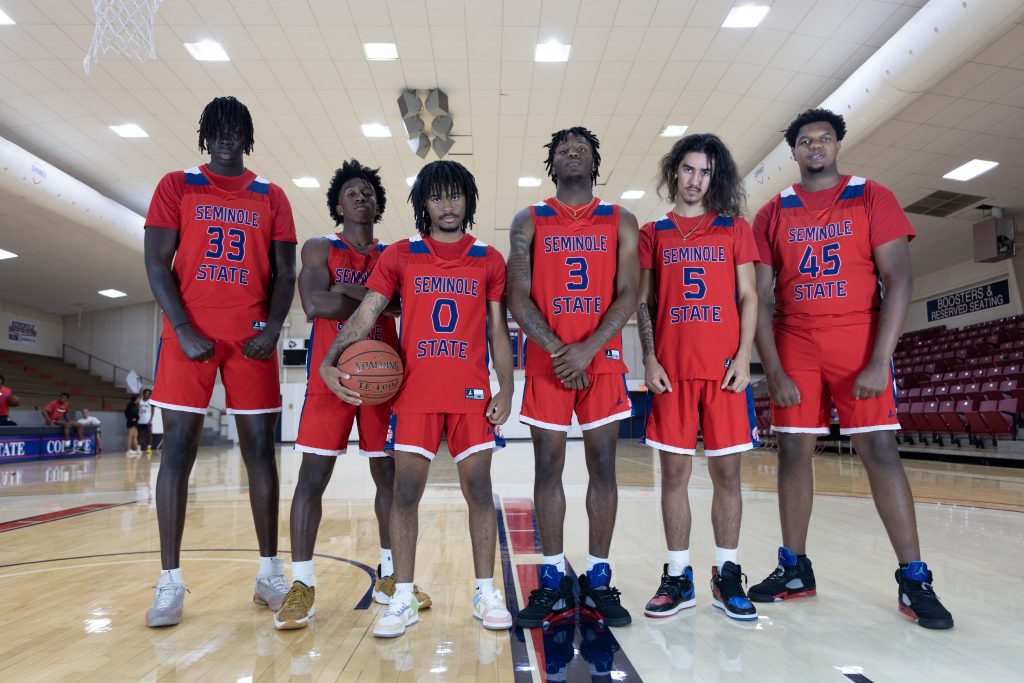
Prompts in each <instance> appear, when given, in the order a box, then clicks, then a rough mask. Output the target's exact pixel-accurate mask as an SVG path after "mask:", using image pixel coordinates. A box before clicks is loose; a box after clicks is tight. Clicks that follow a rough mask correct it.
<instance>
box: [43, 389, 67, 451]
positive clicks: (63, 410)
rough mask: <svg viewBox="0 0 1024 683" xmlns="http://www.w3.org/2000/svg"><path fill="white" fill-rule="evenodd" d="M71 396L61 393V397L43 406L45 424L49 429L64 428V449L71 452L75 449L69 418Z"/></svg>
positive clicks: (64, 392)
mask: <svg viewBox="0 0 1024 683" xmlns="http://www.w3.org/2000/svg"><path fill="white" fill-rule="evenodd" d="M70 402H71V394H69V393H68V392H66V391H62V392H60V396H58V397H57V398H55V399H53V400H52V401H50V402H49V403H47V404H46V405H45V406H43V410H42V413H43V424H44V425H45V426H47V427H50V426H54V427H64V447H65V448H67V449H68V450H69V451H70V450H71V449H73V448H74V444H72V443H71V420H70V419H69V418H68V411H69V410H70V408H69V407H68V404H69V403H70Z"/></svg>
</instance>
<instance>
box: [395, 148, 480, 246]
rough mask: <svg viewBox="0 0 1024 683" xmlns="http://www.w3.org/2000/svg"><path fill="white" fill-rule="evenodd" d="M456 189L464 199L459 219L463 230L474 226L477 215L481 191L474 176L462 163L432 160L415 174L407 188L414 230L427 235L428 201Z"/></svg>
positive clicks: (428, 226) (428, 221)
mask: <svg viewBox="0 0 1024 683" xmlns="http://www.w3.org/2000/svg"><path fill="white" fill-rule="evenodd" d="M452 190H455V191H457V192H460V193H461V194H462V195H463V196H464V197H465V198H466V215H465V216H464V217H463V219H462V230H463V232H465V231H466V229H467V228H472V227H473V219H474V216H475V215H476V202H477V199H478V198H479V197H480V193H479V191H478V190H477V188H476V178H474V177H473V174H472V173H470V172H469V169H467V168H466V167H465V166H463V165H462V164H460V163H459V162H457V161H446V160H441V161H432V162H430V163H429V164H427V165H426V166H424V167H423V168H421V169H420V172H419V173H417V174H416V181H415V182H414V183H413V184H412V189H411V190H409V203H410V204H412V212H413V216H415V218H416V230H417V231H419V233H420V234H421V235H423V236H424V237H426V236H427V235H429V234H430V226H431V221H430V214H429V213H428V212H427V201H428V200H429V199H430V198H431V197H432V196H434V195H436V194H442V193H445V192H447V193H449V194H451V191H452Z"/></svg>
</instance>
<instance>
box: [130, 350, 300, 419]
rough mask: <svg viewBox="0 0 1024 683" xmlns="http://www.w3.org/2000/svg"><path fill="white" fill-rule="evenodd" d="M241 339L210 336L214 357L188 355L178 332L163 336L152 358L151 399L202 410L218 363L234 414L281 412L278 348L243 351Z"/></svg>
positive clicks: (160, 403) (164, 404) (162, 404)
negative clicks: (249, 354)
mask: <svg viewBox="0 0 1024 683" xmlns="http://www.w3.org/2000/svg"><path fill="white" fill-rule="evenodd" d="M243 346H245V341H223V340H219V339H217V340H214V342H213V348H214V352H213V358H211V359H210V360H208V361H194V360H189V359H188V357H187V356H185V354H184V353H183V352H182V350H181V346H180V345H179V344H178V338H177V337H163V338H161V339H160V347H159V350H158V351H157V358H156V380H154V383H153V396H152V398H151V399H150V400H151V402H152V403H153V405H155V406H160V407H161V408H168V409H170V410H183V411H185V412H188V413H205V412H206V408H207V407H208V406H209V405H210V396H211V395H212V394H213V385H214V384H215V383H216V381H217V370H218V369H220V374H221V379H222V380H223V381H224V393H225V394H226V396H227V411H228V412H229V413H232V414H242V415H245V414H253V413H279V412H281V381H280V376H279V372H278V367H277V352H276V351H275V352H274V355H272V356H271V357H270V358H266V359H264V360H253V359H252V358H246V357H245V356H243V355H242V347H243Z"/></svg>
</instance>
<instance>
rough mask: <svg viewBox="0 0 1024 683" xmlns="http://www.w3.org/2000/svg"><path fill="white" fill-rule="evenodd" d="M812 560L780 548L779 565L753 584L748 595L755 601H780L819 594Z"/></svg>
mask: <svg viewBox="0 0 1024 683" xmlns="http://www.w3.org/2000/svg"><path fill="white" fill-rule="evenodd" d="M817 593H818V592H817V590H816V589H815V583H814V570H813V569H811V561H810V560H809V559H807V557H806V556H804V557H797V556H796V555H794V554H793V553H792V552H791V551H790V550H789V548H786V547H782V548H779V566H778V567H776V568H775V571H773V572H772V573H771V574H769V575H768V578H766V579H765V580H764V581H762V582H761V583H759V584H757V585H755V586H751V587H750V590H749V591H747V596H748V597H749V598H750V599H751V600H753V601H754V602H780V601H782V600H792V599H793V598H809V597H811V596H812V595H817Z"/></svg>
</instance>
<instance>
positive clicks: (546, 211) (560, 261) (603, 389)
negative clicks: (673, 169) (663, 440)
mask: <svg viewBox="0 0 1024 683" xmlns="http://www.w3.org/2000/svg"><path fill="white" fill-rule="evenodd" d="M599 145H600V143H599V142H598V139H597V137H596V136H595V135H594V134H593V133H591V132H590V131H589V130H587V129H586V128H583V127H580V126H577V127H574V128H567V129H565V130H560V131H558V132H556V133H554V134H553V135H552V136H551V142H549V143H548V144H546V145H545V147H546V148H547V150H548V158H547V171H548V175H549V176H550V177H551V180H552V181H554V183H555V196H554V197H551V198H550V199H547V200H545V201H543V202H541V203H539V204H535V205H534V206H531V207H528V208H526V209H523V210H522V211H520V212H519V213H518V214H516V216H515V218H514V219H513V220H512V228H511V233H510V242H511V250H510V252H509V287H508V296H509V308H510V309H511V310H512V315H513V316H515V319H516V320H517V321H518V322H519V326H520V327H521V328H522V329H523V330H524V331H525V332H526V335H527V337H529V339H530V350H529V352H528V353H527V357H526V378H527V382H526V387H525V390H524V395H523V407H522V411H521V413H520V421H522V422H523V423H525V424H528V425H530V433H531V436H532V439H533V448H534V461H535V469H534V484H533V497H534V503H535V505H536V509H537V522H538V526H539V527H540V540H541V546H542V547H543V552H544V560H543V567H542V568H541V576H540V588H538V589H537V590H536V591H533V593H531V595H530V599H529V604H528V605H527V606H526V607H525V608H524V609H523V610H522V611H520V612H519V616H518V618H517V622H518V624H519V625H520V626H523V627H527V628H532V627H537V626H541V625H543V624H545V623H558V622H560V621H571V620H572V619H573V618H574V615H575V613H576V603H575V598H574V597H573V587H572V581H571V579H569V578H568V577H566V575H565V570H566V565H565V555H564V553H563V546H562V527H563V524H564V522H565V492H564V491H563V489H562V470H563V468H564V467H565V440H566V434H567V433H568V431H569V426H570V424H571V422H572V414H573V412H575V413H576V417H577V419H578V420H579V423H580V427H581V428H582V429H583V444H584V448H585V450H586V460H587V471H588V473H589V474H590V483H589V485H588V487H587V516H588V518H589V519H590V537H589V554H588V555H587V572H586V574H585V575H584V574H581V575H580V578H579V587H580V596H579V600H580V606H581V609H582V611H583V614H584V616H586V617H587V618H588V619H594V620H600V621H603V622H604V623H605V624H607V625H609V626H625V625H627V624H629V623H630V621H631V618H630V616H629V612H627V611H626V609H625V608H624V607H623V606H622V604H621V602H620V599H619V591H618V589H617V588H613V587H612V586H611V566H610V564H609V562H608V549H609V547H610V545H611V541H612V531H613V529H614V527H615V512H616V509H617V507H618V489H617V488H616V482H615V446H616V442H617V440H618V435H619V425H618V421H619V420H622V419H624V418H627V417H629V416H631V415H632V406H631V405H630V402H629V394H628V393H627V392H626V381H625V374H624V373H625V372H626V364H625V363H624V362H623V360H622V335H621V330H622V326H623V325H625V324H626V321H627V320H628V319H629V316H630V315H632V314H633V312H634V311H635V310H636V298H637V285H638V282H637V281H638V279H639V271H640V269H639V263H638V261H637V222H636V218H635V217H634V216H633V214H631V213H630V212H629V211H627V210H626V209H624V208H622V207H620V206H618V205H616V204H608V203H606V202H602V201H600V200H599V199H598V198H596V197H595V196H594V189H593V188H594V183H595V182H596V181H597V176H598V173H599V169H600V166H601V155H600V153H599V152H598V147H599Z"/></svg>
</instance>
